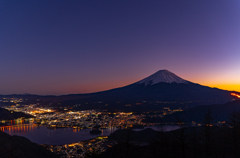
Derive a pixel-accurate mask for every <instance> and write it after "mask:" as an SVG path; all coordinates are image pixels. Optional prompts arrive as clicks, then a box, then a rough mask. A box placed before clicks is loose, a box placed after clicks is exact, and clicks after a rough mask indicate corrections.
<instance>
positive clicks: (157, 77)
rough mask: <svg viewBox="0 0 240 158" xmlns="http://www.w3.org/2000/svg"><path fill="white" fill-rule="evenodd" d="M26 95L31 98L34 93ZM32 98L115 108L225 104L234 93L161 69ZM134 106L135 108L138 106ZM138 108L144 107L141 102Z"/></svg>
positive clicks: (44, 102)
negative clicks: (96, 87) (115, 83)
mask: <svg viewBox="0 0 240 158" xmlns="http://www.w3.org/2000/svg"><path fill="white" fill-rule="evenodd" d="M27 97H30V98H31V95H28V96H27ZM32 98H34V99H32V100H31V99H29V98H28V102H30V101H32V102H30V103H33V102H34V100H37V98H40V100H41V101H42V104H48V103H49V104H50V103H53V104H52V105H55V106H59V105H61V106H72V105H76V104H77V105H80V106H81V107H79V108H80V109H96V108H99V107H101V108H109V107H110V106H111V108H113V109H114V108H115V107H117V106H119V107H123V106H125V105H126V104H131V105H135V103H144V104H145V103H149V104H152V105H153V109H155V107H156V106H158V105H156V106H155V103H156V102H158V103H174V105H181V106H182V105H190V106H197V105H210V104H223V103H226V102H229V101H231V100H232V99H234V98H235V97H233V96H231V92H230V91H227V90H221V89H217V88H211V87H207V86H202V85H200V84H196V83H193V82H190V81H187V80H185V79H182V78H181V77H179V76H177V75H175V74H174V73H172V72H170V71H168V70H159V71H157V72H156V73H154V74H152V75H150V76H148V77H146V78H144V79H142V80H140V81H138V82H135V83H133V84H130V85H127V86H124V87H120V88H115V89H111V90H107V91H101V92H95V93H88V94H69V95H62V96H39V97H38V96H35V95H33V96H32ZM116 103H117V104H116ZM144 104H143V105H144ZM149 104H148V105H149ZM145 105H146V104H145ZM148 105H147V106H148ZM154 106H155V107H154ZM166 106H170V105H166ZM124 108H126V107H124ZM131 108H132V109H134V108H135V107H131ZM136 108H142V107H140V106H138V107H136Z"/></svg>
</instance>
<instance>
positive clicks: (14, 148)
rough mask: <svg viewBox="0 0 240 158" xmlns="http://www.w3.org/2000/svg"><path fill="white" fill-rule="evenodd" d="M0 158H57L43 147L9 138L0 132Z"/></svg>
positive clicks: (14, 137)
mask: <svg viewBox="0 0 240 158" xmlns="http://www.w3.org/2000/svg"><path fill="white" fill-rule="evenodd" d="M0 143H1V145H0V157H1V158H57V157H58V156H57V155H56V154H54V153H52V152H51V151H49V150H47V149H45V148H44V147H42V146H40V145H38V144H35V143H32V142H31V141H30V140H28V139H26V138H24V137H20V136H10V135H8V134H6V133H4V132H1V131H0Z"/></svg>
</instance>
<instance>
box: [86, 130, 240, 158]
mask: <svg viewBox="0 0 240 158" xmlns="http://www.w3.org/2000/svg"><path fill="white" fill-rule="evenodd" d="M110 139H115V140H117V141H118V144H117V145H115V146H113V147H112V148H109V149H108V150H107V151H106V152H104V153H102V154H99V155H98V154H92V155H89V158H123V157H124V158H234V157H240V151H238V150H235V149H239V147H240V144H239V143H240V142H239V135H238V136H237V137H236V139H234V135H233V129H231V128H228V127H209V126H203V127H189V128H182V129H179V130H175V131H171V132H161V131H153V130H149V129H148V130H146V131H144V132H134V131H130V130H121V131H118V132H117V133H115V134H114V135H112V136H111V137H110ZM147 139H148V140H147ZM234 140H236V142H237V143H236V144H235V141H234Z"/></svg>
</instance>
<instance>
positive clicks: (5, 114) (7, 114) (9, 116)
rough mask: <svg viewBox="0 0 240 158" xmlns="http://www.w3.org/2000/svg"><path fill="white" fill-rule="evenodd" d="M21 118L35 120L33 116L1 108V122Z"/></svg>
mask: <svg viewBox="0 0 240 158" xmlns="http://www.w3.org/2000/svg"><path fill="white" fill-rule="evenodd" d="M20 117H25V118H34V116H32V115H28V114H25V113H22V112H11V111H8V110H7V109H3V108H0V120H13V119H17V118H20Z"/></svg>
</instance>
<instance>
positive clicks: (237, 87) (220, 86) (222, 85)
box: [209, 84, 240, 92]
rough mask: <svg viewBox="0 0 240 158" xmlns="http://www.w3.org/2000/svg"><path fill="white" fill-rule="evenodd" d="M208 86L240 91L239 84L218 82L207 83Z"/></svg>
mask: <svg viewBox="0 0 240 158" xmlns="http://www.w3.org/2000/svg"><path fill="white" fill-rule="evenodd" d="M209 86H210V87H214V88H219V89H223V90H228V91H237V92H240V84H236V85H224V84H219V85H209Z"/></svg>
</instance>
